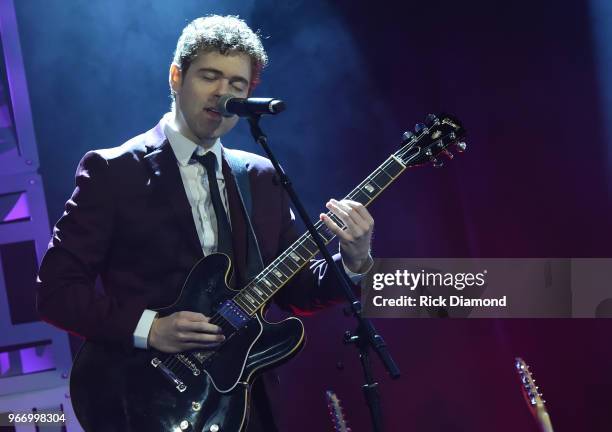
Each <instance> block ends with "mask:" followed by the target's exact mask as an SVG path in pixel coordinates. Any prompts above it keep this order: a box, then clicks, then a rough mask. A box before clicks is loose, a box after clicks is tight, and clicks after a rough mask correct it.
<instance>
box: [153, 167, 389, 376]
mask: <svg viewBox="0 0 612 432" xmlns="http://www.w3.org/2000/svg"><path fill="white" fill-rule="evenodd" d="M393 162H394V161H393V160H392V159H390V158H388V159H387V160H385V161H384V162H383V163H382V164H381V165H380V166H379V167H378V168H376V169H375V170H374V172H373V173H372V174H370V175H369V176H368V177H366V179H365V180H363V181H362V182H361V183H360V184H359V185H358V186H357V187H356V188H355V189H353V190H352V191H351V192H350V193H349V194H348V195H347V196H346V198H348V199H351V200H352V199H353V198H355V197H356V196H357V195H358V194H359V193H362V194H364V195H365V196H366V197H367V198H368V200H367V202H366V203H362V204H364V205H366V206H367V205H368V204H370V203H371V202H372V200H373V198H371V197H370V196H369V195H368V194H367V193H365V192H364V191H363V190H362V189H363V187H364V185H365V184H367V183H369V182H371V181H373V180H372V179H373V178H374V177H375V176H377V175H378V174H380V173H381V172H384V173H385V174H387V175H388V176H389V179H390V181H389V183H390V182H392V181H393V177H391V176H390V175H389V174H388V173H387V172H386V171H385V168H388V167H389V166H391V164H392V163H393ZM389 183H388V184H389ZM377 186H378V185H377ZM379 188H380V186H379ZM326 214H327V216H328V217H330V218H332V219H333V220H334V222H336V223H337V224H338V225H339V226H340V227H341V228H342V229H345V228H346V226H345V225H344V223H342V222H341V221H340V220H339V219H338V218H337V217H336V216H335V215H334V214H333V213H332V212H327V213H326ZM320 229H323V230H325V231H326V232H325V234H327V233H328V234H329V235H330V237H329V238H327V236H326V235H324V234H323V233H321V232H319V230H320ZM315 230H316V231H317V233H318V234H319V235H320V236H321V237H323V239H324V241H325V243H329V242H331V241H332V240H333V239H334V237H336V235H335V234H334V233H333V232H331V230H329V228H328V227H327V225H324V224H323V222H322V221H320V220H319V221H317V223H316V224H315ZM307 241H311V242H313V244H315V245H316V243H314V241H313V240H312V235H311V234H310V233H309V232H306V233H304V234H303V235H302V236H301V237H300V238H298V240H296V241H295V242H294V244H293V245H291V246H290V247H289V248H288V249H287V250H286V251H285V252H283V253H282V254H281V255H279V256H278V257H277V258H276V259H275V260H274V261H273V262H272V263H270V264H269V265H268V266H267V267H266V268H265V269H264V270H263V271H262V272H261V273H260V274H258V275H257V276H256V277H255V279H254V280H253V281H252V282H251V283H249V284H248V285H247V286H245V288H243V289H242V290H241V292H240V293H238V294H237V295H236V296H235V297H234V298H236V297H238V296H240V295H241V294H243V293H244V292H245V291H246V290H248V289H250V288H251V287H252V286H256V285H257V283H258V282H261V280H263V279H266V278H268V277H269V275H270V274H271V273H272V271H273V270H274V269H275V268H276V267H278V265H279V264H280V263H282V262H284V261H285V259H286V258H288V257H289V256H290V254H291V253H297V254H298V255H299V256H300V257H301V255H300V254H299V253H298V252H297V249H298V248H299V247H300V246H304V248H305V249H306V251H307V252H308V253H309V254H310V256H309V257H307V258H304V257H302V259H303V260H304V263H303V264H302V265H301V266H299V268H298V269H297V270H295V271H293V274H291V275H290V276H287V275H285V274H284V273H283V272H281V274H283V275H284V276H285V278H286V280H285V281H283V280H282V279H280V278H277V279H278V280H279V281H280V282H281V285H280V286H278V287H276V290H273V291H272V292H271V293H267V294H268V296H269V297H268V299H263V302H261V304H263V303H265V302H266V301H268V300H269V298H271V297H272V296H273V295H274V294H276V292H278V291H279V290H280V289H281V288H282V287H283V285H284V283H286V282H287V281H289V280H290V279H291V278H292V277H293V276H294V275H295V274H296V273H297V272H299V271H300V270H301V269H302V267H304V265H305V264H306V262H307V261H308V260H310V259H312V257H313V256H314V255H316V252H314V253H313V252H312V251H311V250H310V249H309V248H308V247H307V246H305V243H306V242H307ZM285 266H286V267H287V268H289V270H291V268H290V267H289V266H288V265H286V264H285ZM279 271H280V270H279ZM274 285H276V284H274ZM260 289H261V290H263V292H264V293H265V292H266V290H265V289H264V288H263V287H260ZM259 297H260V296H259ZM241 300H242V298H241ZM236 303H238V302H237V301H236ZM261 304H260V305H257V306H255V309H253V310H252V311H251V310H248V309H251V306H250V305H249V307H248V309H247V308H245V306H243V305H240V304H239V306H240V307H241V308H242V309H247V310H246V312H247V313H248V314H249V315H251V314H252V313H254V312H255V311H256V310H257V309H259V307H261ZM245 305H248V303H246V302H245ZM209 322H210V323H212V324H215V325H219V326H220V327H221V328H222V332H223V334H228V333H230V332H233V326H232V325H231V324H230V323H228V322H227V320H226V319H225V318H224V317H223V316H222V315H220V314H219V313H218V312H216V313H215V314H214V315H213V316H212V317H211V319H210V321H209ZM228 327H229V328H228ZM195 351H202V350H195ZM178 354H179V353H176V354H172V355H170V356H169V357H168V358H166V359H165V360H164V364H165V365H166V367H168V368H169V369H170V370H172V371H173V372H176V371H175V370H174V368H175V366H176V365H177V364H178V365H179V366H180V365H183V362H182V361H180V359H179V358H178ZM166 362H167V363H166ZM183 366H185V365H183ZM185 367H186V366H185Z"/></svg>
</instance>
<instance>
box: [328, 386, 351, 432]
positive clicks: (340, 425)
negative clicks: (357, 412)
mask: <svg viewBox="0 0 612 432" xmlns="http://www.w3.org/2000/svg"><path fill="white" fill-rule="evenodd" d="M325 398H326V399H327V408H328V409H329V415H330V416H331V418H332V421H333V423H334V432H352V431H351V428H350V427H348V426H347V423H346V420H345V418H344V411H343V410H342V406H341V405H340V399H338V396H336V393H334V392H333V391H331V390H327V391H326V392H325Z"/></svg>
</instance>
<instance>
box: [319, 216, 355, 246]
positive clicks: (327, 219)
mask: <svg viewBox="0 0 612 432" xmlns="http://www.w3.org/2000/svg"><path fill="white" fill-rule="evenodd" d="M319 218H320V219H321V220H322V221H323V223H324V224H325V225H327V228H329V230H330V231H331V232H332V233H334V234H335V235H337V236H338V237H340V239H342V240H346V241H349V240H350V239H351V237H350V236H349V235H348V234H347V233H346V232H344V230H343V229H342V228H340V227H339V226H338V224H336V222H334V221H333V220H332V219H331V218H330V217H329V216H327V215H326V214H324V213H321V214H320V215H319Z"/></svg>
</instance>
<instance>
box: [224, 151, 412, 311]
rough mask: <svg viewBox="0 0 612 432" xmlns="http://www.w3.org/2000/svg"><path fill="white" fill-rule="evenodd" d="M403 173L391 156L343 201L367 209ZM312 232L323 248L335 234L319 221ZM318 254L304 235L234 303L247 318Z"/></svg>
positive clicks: (306, 235) (259, 275) (246, 287)
mask: <svg viewBox="0 0 612 432" xmlns="http://www.w3.org/2000/svg"><path fill="white" fill-rule="evenodd" d="M405 169H406V164H405V163H403V162H402V160H401V159H399V158H398V157H397V156H395V155H392V156H390V157H389V158H388V159H387V160H385V161H384V162H383V163H382V164H381V165H380V166H379V167H378V168H376V169H375V170H374V172H372V174H370V175H369V176H368V177H366V179H365V180H364V181H362V182H361V183H360V184H359V185H358V186H357V187H356V188H355V189H353V190H352V191H351V192H350V193H349V194H348V195H347V196H346V197H345V199H350V200H353V201H357V202H359V203H361V204H363V205H364V206H367V205H369V204H370V203H371V202H372V201H374V199H375V198H376V197H377V196H378V195H379V194H380V192H382V190H383V189H385V188H386V187H387V186H389V185H390V184H391V183H392V182H393V180H395V179H396V178H397V177H398V176H399V175H400V174H401V173H402V171H404V170H405ZM327 216H329V217H330V219H332V220H333V221H334V222H335V223H336V224H337V225H338V226H339V227H340V228H342V229H345V228H346V227H345V225H344V223H343V222H342V221H341V220H340V218H338V217H337V216H336V215H334V214H333V213H331V212H327ZM315 229H316V231H317V234H318V235H319V236H320V237H321V239H322V240H323V242H324V243H325V244H328V243H329V242H330V241H332V240H333V239H334V237H335V234H334V233H332V232H331V231H330V230H329V228H327V225H325V224H324V223H323V222H322V221H320V220H319V221H318V222H317V223H316V224H315ZM318 251H319V249H318V248H317V244H316V243H315V241H314V240H313V238H312V236H311V235H310V233H308V232H306V233H305V234H303V235H302V236H301V237H300V238H298V239H297V240H296V241H295V242H294V243H293V244H292V245H291V246H290V247H289V248H288V249H287V250H285V251H284V252H283V253H282V254H280V255H279V256H278V257H277V258H276V259H275V260H274V261H273V262H272V263H270V264H269V265H268V266H267V267H266V268H265V269H264V270H262V271H261V272H260V273H259V274H258V275H257V276H256V277H255V278H254V279H253V280H252V281H251V282H250V283H249V284H248V285H247V286H245V287H244V288H243V289H242V290H241V291H240V293H238V294H237V295H236V296H235V297H234V301H235V302H236V303H237V304H238V305H239V306H240V307H241V308H242V309H243V310H244V311H245V312H247V313H248V314H249V315H253V314H254V313H255V312H256V311H257V310H258V309H259V308H260V307H262V306H263V305H264V304H265V303H266V302H267V301H268V300H270V298H271V297H272V296H273V295H274V294H275V293H276V292H277V291H278V290H280V289H281V288H282V287H283V286H284V285H285V284H286V283H287V282H288V281H289V280H290V279H291V278H292V277H293V276H294V275H295V274H296V273H297V272H298V271H300V270H301V269H302V267H304V266H305V265H306V264H307V263H309V262H310V260H311V259H312V258H313V257H314V256H315V255H316V254H317V252H318Z"/></svg>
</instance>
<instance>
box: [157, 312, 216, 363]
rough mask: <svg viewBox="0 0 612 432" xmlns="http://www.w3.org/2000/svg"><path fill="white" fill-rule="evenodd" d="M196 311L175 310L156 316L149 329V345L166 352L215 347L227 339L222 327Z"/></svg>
mask: <svg viewBox="0 0 612 432" xmlns="http://www.w3.org/2000/svg"><path fill="white" fill-rule="evenodd" d="M209 320H210V318H208V317H206V316H204V315H202V314H201V313H196V312H188V311H182V312H175V313H173V314H172V315H168V316H167V317H163V318H155V320H154V321H153V324H152V325H151V330H150V331H149V346H150V347H153V348H155V349H156V350H159V351H162V352H165V353H177V352H181V351H187V350H193V349H206V348H215V347H217V346H218V345H219V344H220V343H221V342H223V341H224V340H225V336H223V335H222V334H221V327H219V326H216V325H214V324H210V323H209Z"/></svg>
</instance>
